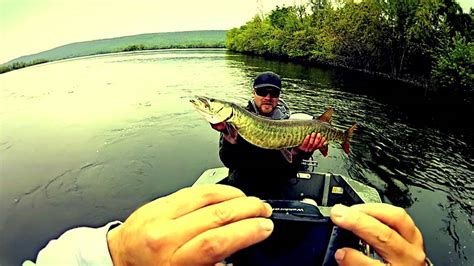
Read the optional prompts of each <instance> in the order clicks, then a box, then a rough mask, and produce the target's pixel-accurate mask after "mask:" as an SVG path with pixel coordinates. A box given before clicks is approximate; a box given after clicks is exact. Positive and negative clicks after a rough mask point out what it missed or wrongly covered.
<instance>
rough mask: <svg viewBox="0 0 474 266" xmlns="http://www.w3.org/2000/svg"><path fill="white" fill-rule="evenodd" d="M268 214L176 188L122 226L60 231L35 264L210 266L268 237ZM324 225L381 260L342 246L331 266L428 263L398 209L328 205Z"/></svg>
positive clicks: (256, 204) (234, 195) (233, 194)
mask: <svg viewBox="0 0 474 266" xmlns="http://www.w3.org/2000/svg"><path fill="white" fill-rule="evenodd" d="M271 214H272V209H271V207H270V206H269V205H268V204H267V203H264V202H262V201H261V200H259V199H258V198H255V197H247V196H245V194H244V193H243V192H242V191H240V190H239V189H237V188H234V187H231V186H225V185H202V186H197V187H192V188H184V189H181V190H180V191H178V192H175V193H173V194H171V195H168V196H166V197H162V198H159V199H156V200H154V201H152V202H150V203H148V204H145V205H143V206H142V207H140V208H139V209H137V210H136V211H135V212H133V213H132V214H131V215H130V216H129V217H128V218H127V220H126V221H125V222H124V223H120V222H118V221H116V222H112V223H109V224H108V225H106V226H104V227H102V228H87V227H80V228H74V229H71V230H69V231H67V232H65V233H64V234H63V235H62V236H61V237H60V238H59V239H57V240H52V241H50V242H49V244H48V245H47V246H46V247H45V248H44V249H43V250H41V251H40V252H39V254H38V257H37V259H36V265H40V266H41V265H112V264H113V265H214V264H216V263H218V262H220V261H222V260H223V259H225V258H227V257H228V256H229V255H231V254H233V253H235V252H236V251H238V250H240V249H243V248H245V247H248V246H250V245H252V244H255V243H258V242H260V241H263V240H264V239H266V238H267V237H268V236H270V234H271V233H272V231H273V222H272V220H270V219H268V217H270V215H271ZM331 220H332V221H333V222H334V223H335V224H336V225H338V226H339V227H341V228H345V229H347V230H350V231H352V232H353V233H354V234H356V235H357V236H359V237H360V238H361V239H362V240H364V241H365V242H366V243H368V244H369V245H370V246H371V247H373V248H374V249H375V251H376V252H377V253H378V254H379V255H380V256H381V257H382V259H383V260H384V263H386V264H383V263H382V262H381V261H377V260H374V259H372V258H369V257H367V256H365V255H363V254H362V253H361V252H359V251H356V250H354V249H351V248H342V249H339V250H338V251H337V252H336V254H335V258H336V261H337V262H338V264H339V265H414V266H418V265H420V266H421V265H430V264H428V263H427V261H426V259H427V258H426V255H425V252H424V248H423V237H422V235H421V233H420V230H419V229H418V228H417V227H416V226H415V224H414V222H413V220H412V219H411V218H410V216H409V215H408V214H407V213H406V212H405V211H404V210H403V209H401V208H398V207H395V206H392V205H389V204H383V203H380V204H362V205H354V206H351V207H346V206H343V205H336V206H334V207H333V208H332V210H331ZM295 263H297V262H295ZM23 265H24V266H28V265H35V264H34V263H33V262H31V261H27V262H25V263H24V264H23Z"/></svg>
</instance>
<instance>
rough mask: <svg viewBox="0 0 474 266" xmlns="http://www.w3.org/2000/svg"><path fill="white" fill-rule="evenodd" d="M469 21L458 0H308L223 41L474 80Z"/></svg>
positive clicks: (412, 76) (374, 68)
mask: <svg viewBox="0 0 474 266" xmlns="http://www.w3.org/2000/svg"><path fill="white" fill-rule="evenodd" d="M472 26H473V10H472V9H471V12H470V14H464V13H463V12H462V9H461V8H460V6H459V4H457V3H456V2H455V1H454V0H361V1H354V0H338V1H329V0H310V1H308V2H307V4H305V5H300V6H290V7H278V6H277V7H276V8H275V9H274V10H272V11H271V12H270V13H269V14H267V15H266V16H265V17H263V18H261V17H259V16H256V17H255V18H253V19H252V20H251V21H249V22H247V23H246V24H245V25H243V26H242V27H240V28H234V29H231V30H230V31H229V32H228V34H227V40H226V47H227V48H228V49H230V50H234V51H238V52H245V53H252V54H258V55H270V56H277V57H282V58H290V59H299V60H301V59H303V60H308V61H311V62H316V63H323V64H332V65H337V66H345V67H349V68H355V69H361V70H364V71H369V72H375V73H380V74H383V75H387V76H390V77H392V78H395V79H404V80H411V81H415V82H420V83H423V84H426V83H429V82H430V81H431V80H432V75H433V81H434V80H435V79H436V82H437V84H439V85H440V86H444V87H446V86H457V87H463V88H467V87H466V86H471V88H472V44H471V41H472V29H473V27H472ZM456 36H457V37H456ZM461 39H462V40H464V41H460V40H461ZM469 54H470V56H471V57H470V58H471V59H470V60H471V61H469V60H468V59H467V58H468V55H469ZM456 71H458V72H457V74H455V72H456ZM469 73H470V74H469ZM445 75H448V76H445ZM442 76H443V78H441V77H442ZM469 82H471V83H469Z"/></svg>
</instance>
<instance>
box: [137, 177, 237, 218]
mask: <svg viewBox="0 0 474 266" xmlns="http://www.w3.org/2000/svg"><path fill="white" fill-rule="evenodd" d="M244 196H245V194H244V193H243V192H242V191H241V190H239V189H237V188H235V187H232V186H226V185H200V186H196V187H190V188H183V189H181V190H179V191H177V192H175V193H173V194H171V195H169V196H166V197H162V198H160V199H157V200H155V201H153V202H152V203H151V204H148V205H145V206H146V207H147V208H150V209H151V210H149V211H153V212H156V215H157V216H161V217H165V218H171V219H174V218H177V217H180V216H182V215H185V214H187V213H190V212H192V211H195V210H197V209H200V208H202V207H205V206H207V205H211V204H215V203H219V202H222V201H226V200H229V199H234V198H238V197H244Z"/></svg>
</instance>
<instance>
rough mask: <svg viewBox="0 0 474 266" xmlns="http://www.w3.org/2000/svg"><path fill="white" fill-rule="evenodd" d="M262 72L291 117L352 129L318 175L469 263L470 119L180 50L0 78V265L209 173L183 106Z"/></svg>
mask: <svg viewBox="0 0 474 266" xmlns="http://www.w3.org/2000/svg"><path fill="white" fill-rule="evenodd" d="M266 70H271V71H274V72H277V73H279V74H280V75H281V76H282V77H283V86H284V89H283V94H282V98H283V99H285V100H286V102H287V103H289V105H290V106H291V107H292V108H293V111H303V112H306V113H310V114H314V115H318V114H321V113H322V112H324V111H325V110H326V108H327V107H328V106H332V107H333V108H334V109H335V113H334V116H333V123H334V125H335V126H336V127H338V128H341V129H345V128H346V127H348V126H349V125H351V123H352V122H353V121H357V122H358V124H359V127H358V130H357V131H356V133H355V135H354V138H353V140H352V142H351V145H352V146H351V154H350V155H349V156H347V155H345V154H344V153H343V152H342V150H341V149H339V148H338V147H336V146H331V147H330V150H329V156H328V157H322V156H321V155H320V154H319V153H318V152H317V153H315V155H314V158H315V159H316V160H317V161H318V162H319V167H318V169H317V170H318V171H330V172H333V173H338V174H344V175H348V176H350V177H352V178H354V179H357V180H359V181H361V182H364V183H366V184H368V185H370V186H372V187H375V188H376V189H377V190H378V191H379V193H380V195H381V196H382V198H383V200H384V201H385V202H388V203H392V204H395V205H398V206H402V207H404V208H406V209H407V211H408V212H409V213H410V215H411V216H412V217H413V219H414V220H415V222H416V224H417V225H418V227H419V228H420V229H421V231H422V233H423V236H424V239H425V245H426V250H427V253H428V254H429V256H430V258H431V259H432V260H433V262H435V264H436V265H472V264H473V262H474V245H473V244H474V237H473V218H472V209H473V207H472V202H473V199H474V193H473V192H474V185H473V181H472V179H473V173H474V167H473V166H474V159H473V158H474V156H473V155H474V149H473V147H472V137H473V134H472V132H471V131H470V130H469V125H468V123H469V122H468V121H469V119H468V118H469V117H472V111H470V112H471V113H469V111H466V109H462V110H460V109H459V108H458V106H457V105H454V104H450V103H449V101H437V102H436V103H432V102H431V103H427V101H426V100H425V99H426V97H425V95H424V93H423V92H417V91H415V90H414V89H413V88H410V87H409V86H406V85H403V84H399V83H395V82H390V81H384V80H380V79H375V78H371V77H366V76H363V75H361V74H358V73H353V72H348V71H342V70H335V69H331V68H315V67H311V66H304V65H298V64H293V63H285V62H279V61H272V60H265V59H262V58H258V57H250V56H243V55H239V54H232V53H228V52H226V51H225V50H213V49H206V50H204V49H195V50H191V49H190V50H163V51H154V52H138V53H124V54H111V55H103V56H93V57H87V58H79V59H72V60H65V61H59V62H53V63H48V64H43V65H37V66H33V67H28V68H24V69H21V70H17V71H12V72H9V73H5V74H2V75H0V90H1V98H0V138H1V139H0V236H1V237H0V265H18V264H19V263H20V262H21V261H23V260H25V259H34V258H35V255H36V253H37V252H38V250H39V249H41V248H42V247H43V246H44V245H45V244H46V243H47V242H48V241H49V240H50V239H53V238H56V237H57V236H59V235H60V234H61V233H62V232H64V231H65V230H66V229H68V228H71V227H75V226H80V225H86V226H100V225H103V224H105V223H106V222H107V221H110V220H115V219H121V220H123V219H124V218H125V217H127V216H128V215H129V214H130V213H131V212H132V211H133V210H134V209H135V208H136V207H138V206H139V205H141V204H143V203H144V202H147V201H150V200H152V199H154V198H157V197H159V196H162V195H165V194H168V193H171V192H173V191H175V190H177V189H179V188H181V187H184V186H189V185H191V184H192V183H193V182H194V181H195V179H196V178H197V177H198V176H199V175H200V174H201V173H202V172H203V171H204V170H206V169H208V168H212V167H218V166H221V165H222V164H221V162H220V160H219V158H218V154H217V152H218V134H217V133H216V132H215V131H213V130H211V128H210V127H209V125H208V124H207V123H206V122H205V121H204V119H203V118H202V117H200V116H199V114H198V113H197V112H195V111H194V109H193V108H192V106H191V104H190V103H189V99H190V98H191V97H192V96H194V95H207V96H211V97H214V98H221V99H226V100H229V101H233V102H236V103H239V104H242V105H245V104H246V101H247V99H248V98H249V96H250V94H251V82H252V78H253V77H255V76H256V74H257V73H258V72H261V71H266ZM467 110H469V108H467ZM466 112H467V113H466Z"/></svg>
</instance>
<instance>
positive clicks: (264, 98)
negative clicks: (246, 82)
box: [253, 87, 280, 115]
mask: <svg viewBox="0 0 474 266" xmlns="http://www.w3.org/2000/svg"><path fill="white" fill-rule="evenodd" d="M253 95H254V100H255V105H256V106H257V108H258V111H259V112H260V114H262V115H269V114H270V113H271V112H272V111H273V110H274V109H275V107H276V106H277V104H278V101H279V99H280V98H279V97H280V91H279V90H277V89H275V88H272V87H266V88H256V89H254V91H253Z"/></svg>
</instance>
